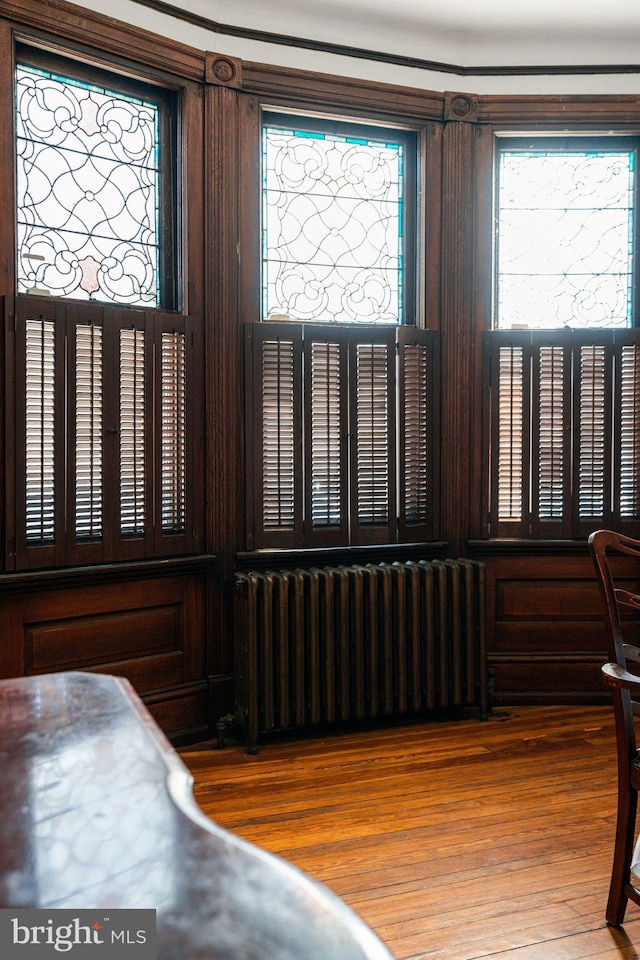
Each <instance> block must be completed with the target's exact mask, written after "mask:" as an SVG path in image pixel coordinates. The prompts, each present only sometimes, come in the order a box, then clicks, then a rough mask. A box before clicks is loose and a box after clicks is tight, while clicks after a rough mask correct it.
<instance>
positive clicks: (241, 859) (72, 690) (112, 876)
mask: <svg viewBox="0 0 640 960" xmlns="http://www.w3.org/2000/svg"><path fill="white" fill-rule="evenodd" d="M0 763H1V769H2V777H1V778H0V822H1V826H0V906H1V907H47V908H50V909H53V908H89V907H109V908H111V909H114V908H134V907H140V908H155V909H156V911H157V930H158V958H159V960H173V958H175V960H206V958H215V960H240V958H242V960H294V958H295V960H390V954H389V953H388V952H387V950H386V949H385V948H384V947H383V946H382V944H381V943H380V941H379V940H378V939H377V938H376V937H375V936H374V935H373V934H372V933H371V931H370V930H369V929H368V928H367V927H366V926H365V925H364V924H363V923H362V922H361V921H360V920H359V918H358V917H357V916H356V915H355V914H354V913H353V912H352V911H351V910H349V909H348V908H347V907H346V906H345V905H344V903H343V902H342V901H341V900H340V899H339V898H337V897H335V896H334V895H333V894H332V893H330V892H329V891H328V890H326V889H325V888H323V887H322V886H320V885H319V884H317V883H316V882H314V881H313V880H311V879H310V878H308V877H306V876H305V875H303V874H302V873H301V872H299V871H298V870H296V869H295V868H294V867H292V866H290V865H289V864H287V863H285V862H284V861H282V860H280V859H279V858H277V857H274V856H272V855H270V854H268V853H266V852H264V851H263V850H261V849H259V848H258V847H255V846H252V845H250V844H248V843H246V842H244V841H242V840H240V839H239V838H237V837H236V836H234V835H232V834H231V833H228V832H227V831H226V830H223V829H221V828H220V827H218V826H217V825H216V824H214V823H212V821H210V820H209V819H208V818H207V817H206V816H205V815H204V814H203V813H202V811H201V810H200V809H199V808H198V806H197V805H196V803H195V802H194V800H193V796H192V793H191V777H190V774H189V772H188V770H187V768H186V767H185V766H184V765H183V763H182V761H181V760H180V758H179V757H178V756H177V754H176V753H175V752H174V750H173V748H172V747H171V746H170V745H169V743H168V741H167V740H166V739H165V737H164V735H163V734H162V733H161V732H160V731H159V729H158V728H157V726H156V725H155V723H154V721H153V720H152V718H151V716H150V715H149V714H148V713H147V711H146V709H145V708H144V707H143V705H142V703H141V701H140V700H139V699H138V698H137V696H136V695H135V694H134V693H133V690H132V688H131V687H130V685H129V684H128V682H127V681H125V680H122V679H117V678H115V677H110V676H96V675H91V674H86V673H58V674H48V675H43V676H39V677H29V678H22V679H16V680H5V681H2V682H0Z"/></svg>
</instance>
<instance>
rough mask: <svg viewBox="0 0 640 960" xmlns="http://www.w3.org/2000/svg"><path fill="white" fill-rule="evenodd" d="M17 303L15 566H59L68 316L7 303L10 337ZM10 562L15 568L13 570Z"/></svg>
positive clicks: (40, 303)
mask: <svg viewBox="0 0 640 960" xmlns="http://www.w3.org/2000/svg"><path fill="white" fill-rule="evenodd" d="M14 304H15V311H16V312H15V354H16V379H15V391H16V394H15V404H16V434H15V453H16V466H15V485H16V498H15V500H16V527H15V557H13V558H9V560H10V561H11V560H12V559H13V560H15V565H16V566H18V567H19V568H38V567H47V566H55V565H56V564H57V563H59V562H61V560H62V558H63V557H64V511H63V510H60V508H59V504H60V501H61V499H62V498H63V497H64V462H63V460H62V459H61V457H62V452H63V451H64V445H65V432H64V411H63V390H64V375H65V371H64V343H65V337H66V328H65V315H64V311H62V312H61V311H60V309H59V307H58V305H57V304H55V303H52V302H51V301H48V300H44V299H38V298H30V300H29V302H28V303H25V302H24V301H23V300H22V299H16V300H15V301H14V299H13V298H7V300H6V306H7V308H8V309H7V333H8V335H9V334H10V333H12V332H13V326H14V323H12V320H13V316H12V311H13V308H14ZM12 565H13V564H11V562H9V566H12Z"/></svg>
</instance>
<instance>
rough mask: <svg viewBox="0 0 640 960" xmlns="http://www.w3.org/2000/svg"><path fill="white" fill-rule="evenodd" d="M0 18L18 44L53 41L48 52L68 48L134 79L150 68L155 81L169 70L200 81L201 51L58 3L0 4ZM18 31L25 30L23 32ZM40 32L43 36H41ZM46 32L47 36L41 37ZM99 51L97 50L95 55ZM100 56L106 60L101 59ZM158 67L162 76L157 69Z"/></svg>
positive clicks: (21, 0) (13, 0) (24, 0)
mask: <svg viewBox="0 0 640 960" xmlns="http://www.w3.org/2000/svg"><path fill="white" fill-rule="evenodd" d="M0 15H2V16H5V17H7V18H9V19H10V20H12V21H14V26H15V28H16V34H17V36H19V38H20V39H21V40H28V41H30V42H33V41H37V40H38V39H39V40H40V42H41V44H42V45H43V46H45V47H46V46H48V45H49V44H51V40H52V38H55V39H56V42H55V45H54V49H56V50H58V51H59V52H64V51H65V50H66V51H67V52H69V53H72V52H73V51H74V50H78V49H79V50H80V52H83V53H84V52H86V55H87V61H88V62H92V63H95V64H96V65H100V66H105V67H107V68H108V69H114V68H117V66H118V65H121V66H123V67H124V66H125V65H126V64H127V63H128V65H129V69H131V68H132V65H133V71H132V76H135V77H140V75H141V73H142V71H140V68H139V66H137V65H144V67H145V68H147V69H146V70H145V71H144V73H143V76H142V78H143V79H144V78H145V76H146V74H147V70H148V69H149V68H151V69H152V70H153V71H154V72H155V73H156V75H157V76H158V77H162V76H164V75H166V74H165V71H170V72H172V73H175V74H177V75H178V76H180V77H184V78H187V79H191V80H203V79H204V52H203V51H201V50H197V49H196V48H194V47H189V46H187V45H186V44H182V43H177V42H176V41H175V40H173V39H172V38H171V37H163V36H161V35H159V34H155V33H151V32H150V31H148V30H142V29H140V27H135V26H133V25H132V24H127V23H124V22H122V21H119V20H116V19H114V18H113V17H105V16H104V15H103V14H99V13H94V12H93V11H91V10H87V9H86V8H84V7H79V6H77V5H76V4H72V3H66V2H64V0H48V2H46V3H42V2H37V0H0ZM20 27H27V28H29V29H28V33H23V31H22V30H21V29H20ZM41 31H46V33H41ZM47 34H49V36H47ZM99 51H100V52H99ZM102 52H104V54H106V55H107V56H105V57H102V56H101V53H102ZM158 64H162V71H163V72H162V73H161V72H160V70H158Z"/></svg>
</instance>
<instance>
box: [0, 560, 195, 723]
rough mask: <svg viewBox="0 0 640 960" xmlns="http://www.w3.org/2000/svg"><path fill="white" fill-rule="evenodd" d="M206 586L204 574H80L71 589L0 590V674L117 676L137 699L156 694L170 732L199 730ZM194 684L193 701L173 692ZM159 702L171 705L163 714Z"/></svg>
mask: <svg viewBox="0 0 640 960" xmlns="http://www.w3.org/2000/svg"><path fill="white" fill-rule="evenodd" d="M204 583H205V580H204V577H203V576H202V575H201V574H194V575H190V574H188V575H184V574H180V575H178V574H176V575H173V576H171V575H166V576H152V577H146V578H141V579H139V580H135V579H131V580H126V581H119V582H115V583H114V582H102V583H100V582H98V581H97V575H96V574H94V575H93V577H92V580H91V581H88V580H87V578H86V576H83V575H82V574H81V573H79V574H78V578H77V581H76V582H75V583H72V584H67V583H64V584H58V585H57V586H56V585H55V584H54V583H51V582H50V583H48V584H47V585H46V586H45V585H43V586H40V587H39V588H38V589H31V590H26V589H25V590H17V591H15V590H14V591H11V592H6V593H0V618H1V619H2V621H3V622H4V623H5V624H6V625H8V626H9V625H10V629H8V630H7V632H6V635H5V641H4V645H3V647H2V648H0V653H1V656H0V674H2V675H3V676H7V677H8V676H19V675H29V674H42V673H53V672H57V671H60V670H87V671H91V672H95V673H111V674H115V675H116V676H121V677H126V678H127V679H128V680H129V681H130V682H131V683H132V684H133V686H134V688H135V689H136V691H137V692H138V693H139V694H146V695H149V694H151V695H152V696H153V698H154V700H155V701H156V710H157V711H159V712H160V714H161V717H164V718H165V720H166V723H167V725H166V726H165V725H164V724H163V726H164V729H165V731H166V732H167V733H173V732H175V731H176V730H179V731H181V732H183V731H186V730H188V728H189V727H190V726H193V727H198V728H202V726H203V724H206V673H205V640H204V622H205V613H204V611H205V590H204ZM196 684H197V685H198V686H199V690H198V694H197V696H196V697H195V700H191V699H189V698H186V697H185V695H184V693H182V692H181V693H180V694H178V693H177V692H176V691H182V690H183V689H184V688H185V686H186V685H188V686H191V687H193V685H196ZM203 691H204V692H203ZM203 698H204V700H203ZM164 700H167V701H173V700H176V703H175V704H174V706H173V707H172V708H171V709H169V708H166V709H162V708H161V707H160V706H159V705H158V704H160V703H161V702H163V701H164ZM203 702H204V703H205V706H203Z"/></svg>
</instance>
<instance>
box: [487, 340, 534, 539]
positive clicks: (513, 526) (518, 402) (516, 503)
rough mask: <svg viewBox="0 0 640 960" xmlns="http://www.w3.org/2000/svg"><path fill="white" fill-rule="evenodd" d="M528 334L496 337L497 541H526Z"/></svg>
mask: <svg viewBox="0 0 640 960" xmlns="http://www.w3.org/2000/svg"><path fill="white" fill-rule="evenodd" d="M530 359H531V344H530V336H529V335H528V334H524V333H523V334H510V335H509V336H507V335H503V334H493V335H492V337H491V360H490V363H491V400H492V405H491V449H492V463H491V467H492V469H491V506H490V528H491V533H492V535H493V536H501V537H522V536H526V534H527V531H528V524H529V509H528V500H527V489H528V478H527V472H528V467H529V439H530V421H529V417H530V390H529V388H530Z"/></svg>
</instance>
